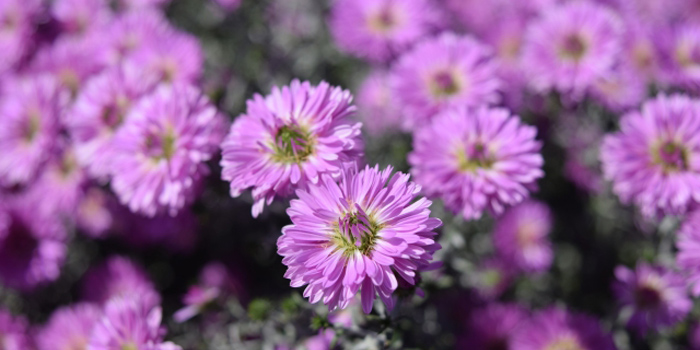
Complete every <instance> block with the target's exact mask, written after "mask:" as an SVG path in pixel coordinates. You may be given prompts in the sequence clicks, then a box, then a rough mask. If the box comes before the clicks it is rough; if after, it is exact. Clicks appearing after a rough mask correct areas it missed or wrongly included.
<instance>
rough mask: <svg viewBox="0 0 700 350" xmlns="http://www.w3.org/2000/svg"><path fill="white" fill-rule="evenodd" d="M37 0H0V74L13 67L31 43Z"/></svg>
mask: <svg viewBox="0 0 700 350" xmlns="http://www.w3.org/2000/svg"><path fill="white" fill-rule="evenodd" d="M40 11H41V1H38V0H29V1H26V0H4V1H0V52H2V55H0V75H2V74H3V73H6V72H7V71H9V70H11V69H12V68H15V67H16V65H17V64H18V63H20V62H21V60H22V59H23V58H25V54H26V53H27V51H28V49H29V47H30V46H31V45H32V43H33V42H32V40H31V39H32V35H33V34H34V19H35V17H36V15H37V14H38V13H39V12H40Z"/></svg>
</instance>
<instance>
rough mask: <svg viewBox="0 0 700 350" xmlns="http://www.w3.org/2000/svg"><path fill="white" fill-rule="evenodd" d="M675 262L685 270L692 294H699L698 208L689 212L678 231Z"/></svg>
mask: <svg viewBox="0 0 700 350" xmlns="http://www.w3.org/2000/svg"><path fill="white" fill-rule="evenodd" d="M676 247H677V248H678V253H677V254H676V263H677V264H678V266H679V267H680V268H682V269H683V270H684V272H686V275H687V276H688V277H687V278H688V282H689V284H690V286H691V287H692V289H691V290H692V294H693V296H699V295H700V210H694V211H693V212H692V213H690V214H689V215H688V216H687V217H686V218H685V221H684V222H683V225H681V228H680V229H679V231H678V240H677V241H676Z"/></svg>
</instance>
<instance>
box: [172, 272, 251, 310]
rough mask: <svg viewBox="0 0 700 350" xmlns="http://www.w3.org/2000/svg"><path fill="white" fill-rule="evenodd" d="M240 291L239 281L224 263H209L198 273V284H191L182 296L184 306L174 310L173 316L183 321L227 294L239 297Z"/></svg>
mask: <svg viewBox="0 0 700 350" xmlns="http://www.w3.org/2000/svg"><path fill="white" fill-rule="evenodd" d="M242 293H243V289H242V286H241V285H240V284H239V281H236V280H235V279H234V278H233V276H231V274H230V273H229V271H228V269H227V268H226V266H225V265H224V264H222V263H216V262H215V263H209V264H207V266H205V267H204V268H203V269H202V271H201V272H200V274H199V284H197V285H194V286H191V287H190V289H189V290H188V291H187V294H186V295H185V296H184V297H183V300H182V301H183V303H184V304H185V307H183V308H182V309H180V310H178V311H177V312H175V314H174V315H173V318H174V319H175V321H177V322H185V321H187V320H189V319H190V318H192V317H194V316H196V315H198V314H199V313H201V312H203V311H204V310H205V309H206V308H207V307H208V306H210V305H212V304H214V303H216V302H218V301H220V300H222V299H225V298H226V297H228V296H231V295H236V297H238V298H239V299H240V298H241V297H243V295H242Z"/></svg>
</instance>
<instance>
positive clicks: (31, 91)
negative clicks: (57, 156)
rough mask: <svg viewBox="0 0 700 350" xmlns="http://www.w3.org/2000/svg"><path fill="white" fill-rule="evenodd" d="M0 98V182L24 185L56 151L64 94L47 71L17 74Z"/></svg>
mask: <svg viewBox="0 0 700 350" xmlns="http://www.w3.org/2000/svg"><path fill="white" fill-rule="evenodd" d="M12 87H13V88H12V89H9V91H8V92H7V94H6V95H5V96H3V99H2V100H1V101H0V152H1V153H2V157H0V184H2V185H4V186H7V187H9V186H15V185H25V184H27V183H29V182H30V181H32V180H33V179H34V178H35V177H36V175H37V173H38V171H39V169H40V168H41V167H42V166H43V165H44V163H46V161H47V160H48V159H49V158H50V155H51V154H52V152H53V151H55V146H56V143H57V136H58V131H59V127H58V123H59V119H60V118H61V116H60V114H61V108H62V107H63V103H65V96H64V95H63V93H62V91H61V90H60V89H59V87H58V84H57V83H56V81H55V80H54V79H53V78H51V77H49V76H46V75H40V76H34V77H32V78H26V79H24V78H18V80H15V81H13V82H12Z"/></svg>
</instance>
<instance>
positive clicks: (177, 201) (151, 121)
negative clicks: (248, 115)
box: [110, 84, 226, 216]
mask: <svg viewBox="0 0 700 350" xmlns="http://www.w3.org/2000/svg"><path fill="white" fill-rule="evenodd" d="M225 133H226V121H225V119H224V118H223V116H222V115H221V114H219V112H218V111H217V109H216V107H214V105H212V104H211V102H209V99H208V98H207V97H206V96H205V95H204V94H203V93H202V92H201V91H199V90H198V89H197V88H195V87H193V86H190V85H186V84H174V85H168V86H162V87H160V88H158V89H157V90H156V91H155V92H154V93H153V94H151V95H148V96H146V97H144V98H143V99H142V100H141V101H139V103H138V104H136V105H135V106H134V107H133V109H132V110H131V111H130V113H129V115H128V116H127V117H126V120H125V121H124V124H123V125H122V126H121V128H120V129H119V130H118V131H117V132H116V134H115V135H114V139H113V140H112V154H111V156H112V157H113V160H112V163H111V169H110V170H111V176H112V181H111V185H112V190H114V193H115V194H116V195H117V197H118V198H119V201H120V202H121V203H123V204H125V205H127V206H128V207H129V209H131V211H133V212H135V213H141V214H143V215H146V216H155V215H156V214H158V213H162V214H170V215H172V216H174V215H176V214H177V212H179V211H180V210H181V209H182V208H183V207H184V206H185V205H186V204H188V203H191V202H192V201H193V200H194V198H195V196H196V195H197V194H198V192H199V190H200V187H201V181H202V180H203V178H204V176H206V175H207V174H208V173H209V168H208V167H207V165H206V161H208V160H209V159H211V157H212V156H213V155H214V153H215V152H216V151H217V150H218V149H219V143H220V142H221V140H222V138H223V136H224V135H225Z"/></svg>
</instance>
